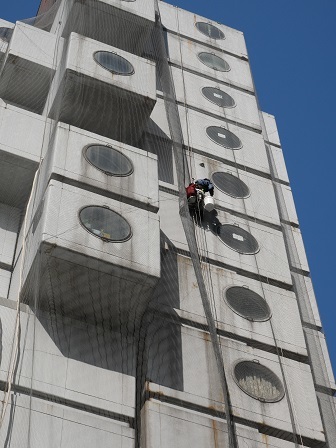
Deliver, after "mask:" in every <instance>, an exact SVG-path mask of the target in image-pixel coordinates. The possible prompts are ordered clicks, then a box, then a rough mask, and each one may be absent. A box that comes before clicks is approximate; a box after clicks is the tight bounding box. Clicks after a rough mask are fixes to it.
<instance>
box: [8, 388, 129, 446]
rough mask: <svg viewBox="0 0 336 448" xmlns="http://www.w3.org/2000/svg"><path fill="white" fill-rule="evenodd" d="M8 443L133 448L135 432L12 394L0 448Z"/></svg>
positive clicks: (64, 408) (15, 444) (47, 402)
mask: <svg viewBox="0 0 336 448" xmlns="http://www.w3.org/2000/svg"><path fill="white" fill-rule="evenodd" d="M2 397H3V394H2V396H1V399H2ZM8 440H10V446H11V448H22V446H23V444H26V443H29V446H30V447H31V448H46V447H48V448H69V447H70V446H71V447H72V448H90V447H92V446H97V447H104V446H113V447H115V448H132V447H133V446H134V430H132V429H131V428H130V427H129V425H128V424H126V423H123V422H119V421H117V420H113V419H110V418H106V417H103V416H98V415H94V414H90V413H88V412H85V411H80V410H73V409H71V408H69V407H67V406H63V405H60V404H57V403H52V402H49V401H45V400H41V399H38V398H30V397H29V396H27V395H15V396H14V395H13V394H12V395H11V399H10V404H9V406H8V408H7V412H6V416H5V420H4V423H3V425H2V430H1V433H0V443H1V446H6V444H7V443H8Z"/></svg>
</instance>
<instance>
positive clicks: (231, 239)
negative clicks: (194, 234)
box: [217, 224, 259, 255]
mask: <svg viewBox="0 0 336 448" xmlns="http://www.w3.org/2000/svg"><path fill="white" fill-rule="evenodd" d="M217 232H218V236H219V238H220V239H221V240H222V241H223V243H224V244H226V245H227V246H229V247H230V248H231V249H233V250H235V251H237V252H239V253H240V254H247V255H248V254H255V253H257V252H258V251H259V244H258V241H257V240H256V239H255V238H254V236H253V235H251V234H250V233H249V232H247V231H246V230H244V229H241V228H240V227H238V226H235V225H233V224H221V225H220V226H219V227H218V229H217Z"/></svg>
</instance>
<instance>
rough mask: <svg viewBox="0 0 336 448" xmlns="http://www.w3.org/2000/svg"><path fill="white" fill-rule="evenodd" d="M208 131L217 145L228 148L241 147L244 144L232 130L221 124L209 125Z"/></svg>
mask: <svg viewBox="0 0 336 448" xmlns="http://www.w3.org/2000/svg"><path fill="white" fill-rule="evenodd" d="M206 133H207V135H208V137H209V138H211V140H213V141H214V142H215V143H217V145H221V146H224V148H228V149H240V148H241V147H242V146H243V145H242V142H241V140H240V139H239V138H238V137H237V136H236V135H235V134H234V133H233V132H231V131H229V130H228V129H225V128H221V127H219V126H209V127H208V128H207V130H206Z"/></svg>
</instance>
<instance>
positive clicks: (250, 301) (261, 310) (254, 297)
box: [225, 286, 271, 322]
mask: <svg viewBox="0 0 336 448" xmlns="http://www.w3.org/2000/svg"><path fill="white" fill-rule="evenodd" d="M225 299H226V302H227V303H228V305H229V306H230V308H231V309H232V310H233V311H234V312H235V313H237V314H239V315H240V316H242V317H244V318H245V319H248V320H252V321H257V322H264V321H265V320H268V319H270V318H271V310H270V308H269V306H268V304H267V302H266V300H265V299H263V298H262V297H261V296H260V295H259V294H257V293H256V292H254V291H251V290H250V289H249V288H244V287H243V286H231V287H230V288H228V289H227V290H226V291H225Z"/></svg>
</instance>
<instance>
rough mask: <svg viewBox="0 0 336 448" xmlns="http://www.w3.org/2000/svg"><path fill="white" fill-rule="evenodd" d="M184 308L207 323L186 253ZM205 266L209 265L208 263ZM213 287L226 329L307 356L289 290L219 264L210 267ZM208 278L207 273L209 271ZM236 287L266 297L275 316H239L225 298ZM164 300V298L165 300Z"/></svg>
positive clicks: (181, 273)
mask: <svg viewBox="0 0 336 448" xmlns="http://www.w3.org/2000/svg"><path fill="white" fill-rule="evenodd" d="M177 265H178V285H179V299H180V309H179V310H178V311H177V312H178V314H179V315H180V316H181V317H182V318H184V319H187V320H190V321H193V322H196V323H198V324H204V325H206V319H205V313H204V309H203V304H202V300H201V296H200V293H199V289H198V287H197V284H196V283H195V273H194V269H193V266H192V262H191V260H190V259H189V258H187V257H185V256H179V255H178V256H177ZM204 269H206V267H205V266H204ZM207 269H208V270H209V275H211V280H212V282H211V284H212V288H211V291H208V292H209V297H211V299H212V303H213V306H214V309H215V312H214V314H215V316H216V324H217V326H218V328H219V329H220V330H222V331H226V332H229V333H234V334H235V335H237V336H242V337H244V338H247V339H253V340H255V341H259V342H261V343H264V344H267V345H270V346H273V347H275V346H276V345H277V346H279V347H281V348H282V349H283V350H289V351H291V352H293V353H298V354H301V355H307V350H306V344H305V340H304V334H303V331H302V327H301V320H300V315H299V310H298V305H297V301H296V298H295V294H294V293H293V292H291V291H286V290H285V289H281V288H277V287H275V286H272V285H269V284H266V283H261V282H259V281H257V280H253V279H249V278H246V277H243V276H241V275H239V274H237V273H235V272H233V271H229V270H224V269H221V268H219V267H215V266H210V267H208V268H207ZM205 277H207V275H206V274H205ZM232 286H240V287H245V288H249V289H250V290H251V291H253V292H255V293H257V294H259V295H260V296H261V297H263V298H264V299H265V301H266V302H267V304H268V306H269V307H270V310H271V313H272V317H271V319H270V320H268V321H265V322H253V321H250V320H247V319H245V318H243V317H242V316H240V315H238V314H237V313H236V312H235V311H233V310H232V308H231V307H230V306H229V305H228V302H227V301H226V299H225V293H226V290H227V289H228V288H230V287H232ZM162 300H163V301H164V298H163V299H162Z"/></svg>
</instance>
